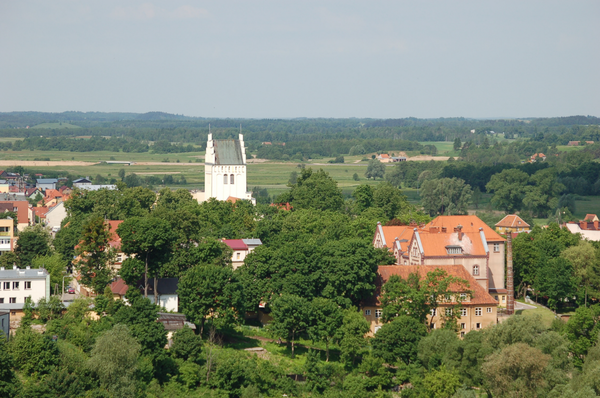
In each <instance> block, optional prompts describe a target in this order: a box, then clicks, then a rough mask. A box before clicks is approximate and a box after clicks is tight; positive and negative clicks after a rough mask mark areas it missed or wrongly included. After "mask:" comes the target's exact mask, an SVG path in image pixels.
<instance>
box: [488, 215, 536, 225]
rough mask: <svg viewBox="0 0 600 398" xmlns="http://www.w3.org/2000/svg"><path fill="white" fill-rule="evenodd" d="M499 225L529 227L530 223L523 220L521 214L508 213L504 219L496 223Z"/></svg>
mask: <svg viewBox="0 0 600 398" xmlns="http://www.w3.org/2000/svg"><path fill="white" fill-rule="evenodd" d="M496 226H497V227H511V228H515V227H517V228H518V227H529V226H530V225H529V224H527V223H526V222H525V221H523V219H522V218H521V217H519V216H517V215H516V214H508V215H506V216H505V217H504V218H503V219H502V220H500V221H498V222H497V223H496Z"/></svg>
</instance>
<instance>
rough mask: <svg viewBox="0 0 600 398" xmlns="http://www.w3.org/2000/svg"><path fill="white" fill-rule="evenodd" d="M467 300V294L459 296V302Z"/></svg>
mask: <svg viewBox="0 0 600 398" xmlns="http://www.w3.org/2000/svg"><path fill="white" fill-rule="evenodd" d="M466 299H467V293H461V294H460V301H465V300H466Z"/></svg>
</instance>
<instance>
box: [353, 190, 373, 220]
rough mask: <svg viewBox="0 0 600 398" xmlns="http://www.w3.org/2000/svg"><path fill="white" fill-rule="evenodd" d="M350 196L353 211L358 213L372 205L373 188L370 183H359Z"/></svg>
mask: <svg viewBox="0 0 600 398" xmlns="http://www.w3.org/2000/svg"><path fill="white" fill-rule="evenodd" d="M352 197H353V198H354V207H355V211H356V213H358V214H360V213H362V212H363V211H365V210H366V209H368V208H369V207H371V206H373V188H371V186H370V185H367V184H361V185H359V186H358V187H356V189H355V190H354V192H352Z"/></svg>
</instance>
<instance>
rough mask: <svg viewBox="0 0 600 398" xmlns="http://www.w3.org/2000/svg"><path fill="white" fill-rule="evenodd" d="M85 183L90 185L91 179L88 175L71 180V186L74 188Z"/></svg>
mask: <svg viewBox="0 0 600 398" xmlns="http://www.w3.org/2000/svg"><path fill="white" fill-rule="evenodd" d="M85 185H92V180H90V178H89V177H85V178H78V179H76V180H75V181H73V187H74V188H81V187H83V186H85Z"/></svg>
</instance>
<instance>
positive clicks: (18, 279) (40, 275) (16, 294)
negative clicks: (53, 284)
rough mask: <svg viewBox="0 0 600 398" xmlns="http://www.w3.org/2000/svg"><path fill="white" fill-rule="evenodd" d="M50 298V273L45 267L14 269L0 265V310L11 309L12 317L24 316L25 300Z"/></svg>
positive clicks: (34, 300)
mask: <svg viewBox="0 0 600 398" xmlns="http://www.w3.org/2000/svg"><path fill="white" fill-rule="evenodd" d="M42 297H44V298H46V300H49V299H50V274H49V273H48V271H46V270H45V269H43V268H40V269H31V268H29V267H27V268H26V269H19V268H17V267H16V266H13V268H12V269H5V268H4V267H0V310H5V311H10V314H11V317H12V318H15V317H16V318H17V319H20V318H21V317H22V316H23V306H24V305H25V300H26V299H28V298H29V299H30V300H31V301H33V302H36V303H37V302H38V301H39V299H41V298H42Z"/></svg>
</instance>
